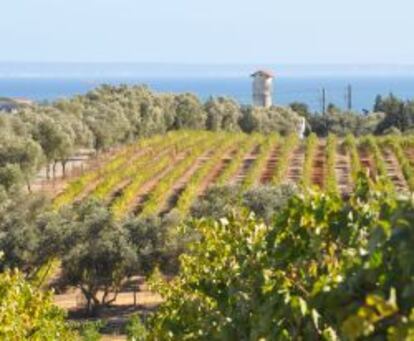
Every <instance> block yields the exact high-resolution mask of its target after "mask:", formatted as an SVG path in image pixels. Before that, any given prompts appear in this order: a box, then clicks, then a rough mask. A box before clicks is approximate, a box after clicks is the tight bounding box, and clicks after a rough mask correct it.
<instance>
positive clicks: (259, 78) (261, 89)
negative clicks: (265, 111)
mask: <svg viewBox="0 0 414 341" xmlns="http://www.w3.org/2000/svg"><path fill="white" fill-rule="evenodd" d="M251 77H253V105H255V106H259V107H265V108H268V107H270V106H272V82H273V78H274V76H273V74H272V73H271V72H269V71H264V70H259V71H256V72H255V73H253V74H252V75H251Z"/></svg>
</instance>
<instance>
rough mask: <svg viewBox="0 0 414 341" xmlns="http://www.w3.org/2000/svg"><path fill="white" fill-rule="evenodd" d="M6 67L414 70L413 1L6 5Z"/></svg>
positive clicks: (122, 0) (117, 0)
mask: <svg viewBox="0 0 414 341" xmlns="http://www.w3.org/2000/svg"><path fill="white" fill-rule="evenodd" d="M2 2H3V3H2V5H1V12H0V13H1V15H0V40H1V47H0V61H39V62H50V61H65V62H168V63H192V64H211V63H241V64H243V63H289V64H315V63H318V64H326V63H332V64H337V63H341V64H343V63H346V64H377V63H384V64H414V44H413V43H412V39H413V37H412V35H413V32H414V20H412V15H413V13H414V2H413V1H412V0H393V1H389V0H387V1H385V0H342V1H340V0H336V1H335V0H283V1H281V0H204V1H202V0H147V1H143V0H4V1H2Z"/></svg>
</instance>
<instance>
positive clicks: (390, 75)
mask: <svg viewBox="0 0 414 341" xmlns="http://www.w3.org/2000/svg"><path fill="white" fill-rule="evenodd" d="M72 68H73V67H72ZM101 68H103V67H102V66H101ZM130 68H131V69H133V70H132V71H133V72H132V71H131V72H128V70H129V68H128V65H123V66H122V70H120V69H119V68H114V67H111V68H110V70H111V72H110V73H107V74H105V72H95V73H93V72H89V70H90V69H93V68H92V67H91V68H88V66H87V65H84V66H83V67H82V68H79V67H77V68H76V70H77V72H76V73H75V72H73V70H69V72H66V73H65V72H64V71H65V70H67V69H68V68H67V67H66V68H62V67H61V68H57V67H55V68H52V67H50V66H48V67H45V66H44V65H43V69H41V70H40V71H38V72H33V69H36V68H35V67H34V66H31V68H28V67H27V66H26V68H23V67H20V68H19V65H13V67H10V66H9V67H7V66H5V65H4V64H3V65H1V64H0V97H2V96H4V97H24V98H29V99H32V100H35V101H39V102H42V101H54V100H57V99H61V98H69V97H71V96H74V95H81V94H85V93H86V92H88V91H90V90H92V89H94V88H95V87H97V86H99V85H101V84H113V85H116V84H134V85H135V84H146V85H148V86H149V87H150V88H151V89H153V90H155V91H158V92H170V93H182V92H191V93H194V94H196V95H198V96H199V97H200V98H201V99H203V100H205V99H208V98H209V97H210V96H228V97H232V98H234V99H236V100H237V101H239V102H240V103H243V104H249V103H251V79H250V77H249V73H248V70H252V69H253V66H251V67H249V68H248V67H244V68H243V69H242V68H238V69H237V72H235V71H233V72H229V70H230V68H225V67H222V68H217V67H216V68H210V69H201V71H200V68H198V69H197V72H193V70H192V69H188V68H187V69H183V72H179V70H178V71H177V70H176V69H177V68H175V69H174V70H175V72H173V73H172V72H170V70H171V68H170V69H166V70H163V69H162V68H156V67H155V66H154V67H153V68H152V69H151V68H145V70H146V72H141V75H140V72H139V70H138V71H137V70H136V68H135V69H134V68H133V67H130ZM275 68H276V67H275ZM28 69H29V70H30V71H31V72H27V70H28ZM37 69H39V67H38V68H37ZM37 69H36V70H37ZM280 69H281V70H284V72H281V73H280V74H278V73H277V74H276V78H275V80H274V89H273V90H274V91H273V102H274V103H275V104H280V105H286V104H289V103H291V102H293V101H300V102H304V103H306V104H308V105H309V107H310V108H311V110H313V111H320V110H321V105H322V101H321V98H322V95H321V93H322V88H325V89H326V101H327V103H334V104H335V105H337V106H339V107H341V108H345V107H346V88H347V87H348V85H351V86H352V107H353V109H354V110H356V111H362V110H371V109H372V107H373V104H374V100H375V97H376V96H377V95H378V94H380V95H388V94H389V93H391V92H392V93H394V94H395V95H397V96H399V97H401V98H404V99H414V72H413V69H411V68H410V69H409V70H408V71H407V72H404V70H401V69H398V70H397V71H395V72H394V71H393V70H394V69H392V70H388V71H387V72H375V69H371V70H370V72H369V73H364V72H359V71H360V69H357V71H355V68H353V69H352V70H351V71H352V72H346V69H342V70H341V72H334V71H335V70H334V71H332V70H330V71H329V72H327V71H326V68H325V69H323V68H313V69H312V68H308V69H306V70H305V71H307V72H305V71H304V72H298V71H296V72H289V69H288V68H284V69H283V68H280ZM309 69H310V70H312V72H309ZM5 70H6V71H8V72H6V71H5ZM10 70H11V71H10ZM21 70H23V71H25V72H23V71H21ZM45 70H46V71H45ZM62 70H63V71H62ZM94 70H96V68H95V69H94ZM206 70H208V71H206ZM286 70H287V71H286ZM19 71H20V72H19ZM100 71H102V70H100ZM121 71H122V72H121Z"/></svg>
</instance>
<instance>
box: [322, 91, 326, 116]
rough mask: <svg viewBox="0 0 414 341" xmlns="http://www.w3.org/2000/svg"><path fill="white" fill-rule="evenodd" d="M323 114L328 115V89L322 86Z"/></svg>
mask: <svg viewBox="0 0 414 341" xmlns="http://www.w3.org/2000/svg"><path fill="white" fill-rule="evenodd" d="M322 114H323V115H324V116H325V115H326V90H325V88H322Z"/></svg>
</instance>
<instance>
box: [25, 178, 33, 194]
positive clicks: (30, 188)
mask: <svg viewBox="0 0 414 341" xmlns="http://www.w3.org/2000/svg"><path fill="white" fill-rule="evenodd" d="M26 186H27V190H28V191H29V193H32V186H31V184H30V180H29V178H26Z"/></svg>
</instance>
